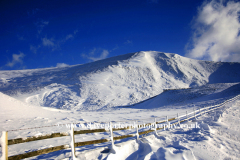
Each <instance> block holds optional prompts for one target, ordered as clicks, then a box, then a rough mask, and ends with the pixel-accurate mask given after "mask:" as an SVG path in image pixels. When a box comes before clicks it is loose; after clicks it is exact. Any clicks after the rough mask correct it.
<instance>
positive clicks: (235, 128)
mask: <svg viewBox="0 0 240 160" xmlns="http://www.w3.org/2000/svg"><path fill="white" fill-rule="evenodd" d="M228 92H229V93H228ZM239 92H240V90H239V83H227V84H211V85H205V86H201V87H197V88H195V89H182V90H171V91H165V92H163V93H162V94H160V95H159V96H157V97H155V98H152V99H149V100H147V101H145V102H143V103H140V104H136V105H134V106H130V107H118V108H110V109H108V110H106V111H91V112H89V111H88V112H79V111H65V110H58V109H52V108H46V107H39V106H32V105H29V104H27V103H24V102H21V101H19V100H16V99H14V98H12V97H9V96H7V95H5V94H2V93H0V107H1V108H0V109H1V116H0V117H1V118H0V123H1V126H0V127H1V128H0V130H1V131H6V130H8V131H9V139H14V138H20V137H22V138H24V137H28V136H37V135H44V134H49V133H53V132H69V128H67V127H64V126H61V127H58V126H52V127H43V128H42V127H41V126H51V125H56V124H66V123H74V122H75V123H87V122H109V121H116V122H118V121H121V122H125V121H127V122H128V123H131V122H133V121H136V120H139V123H141V122H142V123H143V122H146V123H147V122H153V121H154V118H156V117H162V118H165V116H166V115H168V116H169V118H170V117H171V116H176V114H177V113H182V114H183V113H185V112H186V111H189V112H190V111H193V107H195V109H197V108H199V107H204V106H208V105H213V104H217V103H221V102H223V101H224V100H226V99H229V98H232V97H234V96H236V95H238V94H239ZM230 93H232V94H230ZM164 94H168V97H175V98H176V99H174V101H173V102H172V101H170V100H171V99H170V100H166V101H169V102H171V103H169V105H166V104H165V105H163V106H161V105H160V107H158V108H157V107H156V106H157V104H159V100H158V99H161V98H164ZM186 97H188V98H186ZM147 102H148V104H149V105H153V106H155V107H153V108H151V109H146V108H143V107H142V106H143V104H144V103H147ZM239 102H240V101H235V102H232V103H230V104H227V105H226V106H225V107H223V108H219V109H218V110H217V111H216V112H211V113H210V114H207V115H204V116H202V117H199V118H198V119H197V121H196V122H198V123H199V124H201V125H200V126H201V128H200V129H170V130H167V131H158V135H155V134H150V135H148V136H144V137H141V139H140V140H139V141H136V137H133V138H128V139H123V140H120V141H116V148H115V151H116V153H115V154H112V153H101V152H102V151H103V150H106V148H107V147H108V146H109V145H110V142H107V143H102V144H97V145H89V146H83V147H78V148H76V153H77V156H78V158H80V159H110V160H111V159H194V158H195V159H209V160H210V159H224V158H229V159H231V158H232V159H237V157H238V156H239V154H240V153H239V149H240V143H239V138H240V137H239V127H240V126H239V123H238V120H239V118H240V115H239ZM6 106H7V107H6ZM146 107H148V106H147V104H146ZM219 115H222V116H219ZM146 119H148V120H146ZM149 119H150V120H149ZM160 119H161V118H158V119H157V120H160ZM196 122H195V121H194V122H189V123H196ZM202 123H203V124H202ZM34 127H41V128H34ZM25 128H33V129H26V130H19V129H25ZM15 129H16V131H11V130H15ZM135 133H136V130H134V129H133V130H124V131H115V132H114V135H115V136H118V135H124V134H135ZM101 138H110V133H92V134H85V135H76V136H75V140H76V142H81V141H89V140H95V139H101ZM64 144H70V137H69V136H66V137H60V138H53V139H48V140H42V141H33V142H28V143H23V144H17V145H10V146H9V156H12V155H16V154H21V153H25V152H30V151H34V150H38V149H43V148H48V147H53V146H59V145H64ZM68 157H71V149H66V150H62V151H57V152H53V153H49V154H45V155H40V156H38V157H33V158H30V159H35V158H37V159H64V158H67V159H68Z"/></svg>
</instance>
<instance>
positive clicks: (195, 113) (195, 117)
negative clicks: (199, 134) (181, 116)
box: [193, 108, 197, 119]
mask: <svg viewBox="0 0 240 160" xmlns="http://www.w3.org/2000/svg"><path fill="white" fill-rule="evenodd" d="M193 111H194V117H195V119H197V118H196V111H195V108H193Z"/></svg>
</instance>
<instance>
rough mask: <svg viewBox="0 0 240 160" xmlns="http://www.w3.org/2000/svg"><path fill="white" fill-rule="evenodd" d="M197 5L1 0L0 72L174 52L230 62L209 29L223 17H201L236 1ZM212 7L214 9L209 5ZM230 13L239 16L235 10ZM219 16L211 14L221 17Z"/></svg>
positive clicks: (150, 0) (185, 0) (194, 0)
mask: <svg viewBox="0 0 240 160" xmlns="http://www.w3.org/2000/svg"><path fill="white" fill-rule="evenodd" d="M203 2H204V1H202V0H181V1H180V0H168V1H161V0H114V1H110V0H101V1H99V0H71V1H66V0H41V1H40V0H39V1H33V0H21V1H19V0H17V1H16V0H11V1H9V0H1V2H0V23H1V25H0V53H1V54H0V69H1V70H15V69H34V68H45V67H55V66H59V67H61V66H64V65H74V64H84V63H88V62H92V61H96V60H99V59H104V58H108V57H113V56H117V55H121V54H126V53H131V52H137V51H148V50H155V51H162V52H169V53H177V54H180V55H182V56H188V57H191V58H196V59H207V60H225V61H231V59H229V58H225V59H224V55H225V57H226V54H225V52H224V53H222V54H223V55H222V56H220V57H216V55H219V53H218V54H216V51H218V50H220V49H221V48H219V47H220V46H223V45H221V43H224V42H221V39H223V38H222V37H218V39H217V40H216V35H219V33H215V32H210V31H209V28H210V29H211V27H212V28H213V30H214V29H215V30H216V28H214V26H215V23H220V24H221V19H223V17H224V14H223V17H216V16H215V17H213V18H214V21H213V22H212V21H211V20H212V19H210V20H209V21H210V22H211V23H209V21H206V22H205V21H203V20H201V16H202V17H203V19H204V20H205V18H204V16H205V17H211V16H209V15H212V14H213V13H215V12H219V13H224V11H226V10H227V7H228V6H229V7H228V8H229V9H233V8H234V6H236V4H237V5H239V3H238V2H236V3H235V2H232V3H233V4H232V3H231V4H232V5H231V6H230V5H229V4H230V3H227V2H225V3H224V4H220V3H218V2H215V3H213V2H211V1H208V2H205V3H203ZM216 4H218V5H219V6H217V9H216V7H213V6H214V5H216ZM211 7H212V10H211ZM209 8H210V9H209ZM204 9H205V10H206V11H205V10H204ZM215 9H216V11H215ZM235 11H236V13H238V12H239V8H238V6H237V8H236V7H235ZM205 12H206V13H205ZM219 13H218V14H217V15H221V14H219ZM234 13H235V12H234ZM237 16H239V15H237ZM225 17H226V20H229V21H230V22H229V23H230V24H231V23H232V24H234V26H235V30H236V31H238V25H239V21H236V20H235V19H236V14H232V16H231V17H232V19H230V18H231V17H230V18H229V16H225ZM234 18H235V19H234ZM235 21H236V22H235ZM222 23H223V22H222ZM223 26H225V25H223ZM229 28H232V26H231V25H230V26H229ZM199 30H201V33H199ZM222 30H226V28H223V29H222ZM229 30H230V31H231V32H232V29H229ZM211 31H212V30H211ZM230 31H229V32H230ZM209 32H210V33H209ZM220 32H221V31H220ZM196 33H197V34H196ZM221 33H222V32H221ZM226 34H227V35H228V34H229V33H226ZM232 34H233V35H234V36H235V35H236V34H237V36H235V37H234V36H231V37H234V38H235V39H233V38H232V39H231V37H230V41H231V40H233V42H232V41H231V42H232V43H231V44H230V45H229V46H226V47H225V48H227V47H228V49H229V48H231V47H232V46H234V50H231V51H230V50H226V52H229V53H228V54H229V55H234V56H236V57H237V58H238V57H239V56H238V55H239V54H238V53H239V50H240V48H238V47H237V46H238V45H235V43H237V42H238V40H239V39H238V38H239V33H238V32H236V33H235V32H234V33H232ZM196 35H197V36H196ZM206 35H212V39H211V40H210V42H206V40H204V37H206ZM223 36H224V34H223ZM210 38H211V37H210ZM239 42H240V41H239ZM209 44H210V49H209ZM204 47H205V48H204ZM211 47H212V48H213V49H212V50H211ZM217 47H218V48H217ZM216 48H217V50H216ZM225 48H224V49H225ZM203 50H204V51H203ZM202 52H203V53H202ZM214 53H215V55H214ZM229 55H228V57H229ZM235 60H236V58H235Z"/></svg>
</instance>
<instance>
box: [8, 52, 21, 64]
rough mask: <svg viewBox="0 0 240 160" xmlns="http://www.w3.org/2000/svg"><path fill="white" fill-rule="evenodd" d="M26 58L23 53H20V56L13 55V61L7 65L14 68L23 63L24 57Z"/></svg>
mask: <svg viewBox="0 0 240 160" xmlns="http://www.w3.org/2000/svg"><path fill="white" fill-rule="evenodd" d="M24 56H25V54H23V53H22V52H20V53H19V54H13V55H12V61H11V62H8V63H7V64H6V66H8V67H13V66H15V65H16V64H18V63H21V64H22V63H23V60H22V59H23V57H24Z"/></svg>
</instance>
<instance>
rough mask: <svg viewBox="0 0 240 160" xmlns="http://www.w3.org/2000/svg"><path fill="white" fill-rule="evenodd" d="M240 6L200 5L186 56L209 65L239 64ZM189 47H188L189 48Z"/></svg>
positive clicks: (230, 3)
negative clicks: (216, 62)
mask: <svg viewBox="0 0 240 160" xmlns="http://www.w3.org/2000/svg"><path fill="white" fill-rule="evenodd" d="M239 13H240V2H233V1H229V2H228V3H227V4H226V5H224V4H223V3H222V2H218V1H214V0H213V1H211V2H209V3H204V4H203V5H202V6H201V7H200V8H199V12H198V16H197V18H196V19H195V23H194V25H193V28H194V34H193V37H192V41H191V44H190V43H189V44H188V45H187V46H186V47H187V49H188V53H187V54H186V56H188V57H191V58H197V59H206V60H213V61H240V45H239V44H240V34H239V33H240V22H239ZM190 45H192V46H190Z"/></svg>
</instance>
